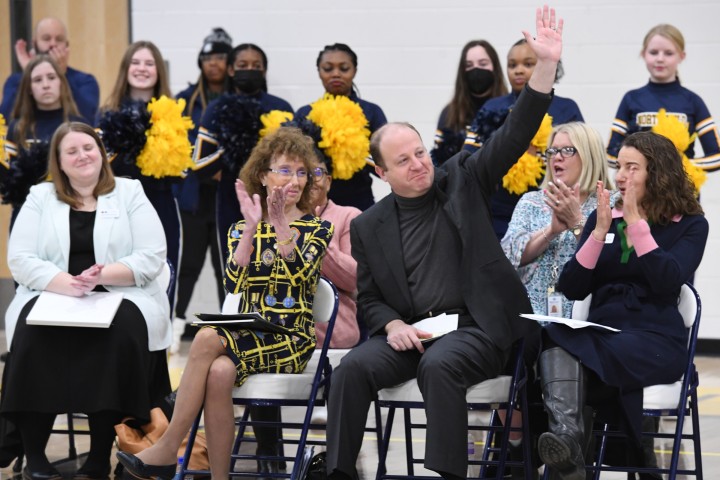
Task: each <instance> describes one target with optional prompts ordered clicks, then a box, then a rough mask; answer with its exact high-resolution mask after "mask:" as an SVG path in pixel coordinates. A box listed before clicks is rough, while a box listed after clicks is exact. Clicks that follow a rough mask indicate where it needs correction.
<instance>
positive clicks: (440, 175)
mask: <svg viewBox="0 0 720 480" xmlns="http://www.w3.org/2000/svg"><path fill="white" fill-rule="evenodd" d="M536 20H537V22H536V23H537V34H536V39H534V38H533V37H532V36H531V35H530V34H529V33H528V32H523V33H524V35H525V38H526V39H527V40H528V44H529V45H530V46H531V48H532V49H533V50H534V51H535V53H536V54H537V57H538V63H537V66H536V68H535V71H534V73H533V76H532V78H531V79H530V81H529V83H528V86H527V87H526V89H525V91H524V92H523V93H522V94H521V95H520V98H519V99H518V101H517V103H516V105H515V108H514V109H513V111H512V112H511V114H510V115H509V116H508V118H507V120H506V122H505V123H504V125H503V126H502V127H501V128H500V129H499V130H498V131H497V132H496V133H495V134H494V135H493V137H492V138H491V139H490V140H489V141H488V142H486V144H485V146H484V147H483V148H482V149H481V150H479V151H478V152H476V153H475V154H473V155H469V154H468V153H467V152H461V153H460V154H458V155H456V156H455V157H453V158H451V159H450V160H448V161H447V162H446V163H445V164H443V166H442V167H440V168H437V169H435V168H434V167H433V165H432V161H431V159H430V156H429V155H428V152H427V150H426V149H425V147H424V145H423V142H422V140H421V138H420V135H419V134H418V132H417V131H416V130H415V128H414V127H412V126H411V125H410V124H407V123H390V124H387V125H385V126H384V127H382V128H381V129H380V130H378V131H377V132H375V134H374V135H373V137H372V139H371V145H370V151H371V153H372V156H373V159H374V160H375V163H376V165H377V167H376V171H377V173H378V175H379V176H380V178H381V179H383V180H384V181H386V182H388V183H389V184H390V187H391V189H392V194H390V195H389V196H387V197H386V198H384V199H383V200H381V201H380V202H378V203H377V204H375V205H374V206H373V207H372V208H370V209H369V210H367V211H366V212H365V213H363V214H362V215H360V216H359V217H357V218H356V219H355V220H354V221H353V222H352V224H351V238H352V254H353V257H355V259H356V260H357V263H358V272H357V273H358V276H357V278H358V280H357V281H358V309H359V311H360V312H361V315H362V317H363V319H364V320H365V321H366V322H367V324H368V326H369V328H370V333H371V335H372V336H371V338H370V339H369V340H368V341H366V342H365V343H363V344H361V345H360V346H358V347H357V348H355V349H353V350H352V351H351V352H350V353H349V354H348V355H346V356H345V357H344V358H343V360H342V362H341V364H340V366H339V367H338V368H337V370H336V371H335V372H334V373H333V381H332V387H331V390H330V397H329V404H328V405H329V412H328V414H329V416H328V423H327V425H328V451H327V463H328V466H327V471H328V474H329V478H331V479H338V478H339V479H345V478H357V471H356V469H355V462H356V460H357V456H358V453H359V451H360V447H361V445H362V438H363V432H364V427H365V422H366V419H367V412H368V409H369V407H370V403H371V402H372V400H373V399H374V398H375V397H376V394H377V391H378V390H381V389H383V388H386V387H391V386H394V385H398V384H400V383H403V382H405V381H407V380H410V379H412V378H417V381H418V385H419V387H420V390H421V392H422V394H423V399H424V402H425V409H426V414H427V441H426V452H425V467H426V468H428V469H430V470H434V471H436V472H438V473H439V474H440V475H442V476H443V478H446V479H457V478H465V474H466V472H467V452H466V448H465V447H466V445H467V410H466V403H465V396H466V393H467V388H468V387H469V386H471V385H474V384H476V383H479V382H481V381H483V380H486V379H489V378H493V377H495V376H497V375H498V374H500V373H502V371H503V368H504V366H505V363H506V361H507V359H508V356H509V351H510V348H511V346H512V344H513V342H514V341H515V340H517V339H518V338H520V337H524V336H525V337H527V336H532V334H533V333H537V326H536V325H535V324H534V323H533V322H528V321H527V320H525V319H521V318H519V317H518V315H519V314H520V313H526V312H530V311H532V308H531V306H530V303H529V301H528V298H527V294H526V292H525V288H524V287H523V285H522V283H521V281H520V279H519V278H518V276H517V274H516V272H515V270H514V269H513V267H512V265H511V264H510V262H509V261H508V260H507V259H506V258H505V255H504V254H503V251H502V249H501V248H500V245H499V243H498V241H497V239H496V238H495V235H494V233H493V229H492V221H491V217H490V212H489V205H488V198H489V196H490V193H491V192H490V190H491V189H492V186H493V185H496V184H497V183H498V182H499V181H500V180H501V178H502V177H503V176H504V175H505V173H507V171H508V169H509V168H510V167H511V166H512V165H513V164H514V163H515V161H516V160H517V159H518V158H519V157H520V155H522V153H523V152H524V151H525V149H526V148H527V146H528V144H529V143H530V140H531V139H532V137H533V136H534V135H535V132H536V131H537V129H538V127H539V126H540V122H541V121H542V118H543V116H544V114H545V112H546V111H547V108H548V105H549V104H550V100H551V99H552V86H553V81H554V78H555V69H556V66H557V62H558V60H559V58H560V52H561V50H562V38H561V32H562V20H560V21H559V22H558V23H557V24H556V22H555V12H554V11H553V10H548V9H547V7H545V9H544V10H543V11H540V10H538V14H537V19H536ZM442 312H447V313H457V314H458V315H459V320H458V329H457V330H455V331H453V332H451V333H449V334H447V335H445V336H443V337H441V338H439V339H437V340H434V341H433V342H432V343H430V344H423V343H421V341H420V340H421V339H422V338H426V337H428V334H427V333H426V332H423V331H421V330H418V329H417V328H415V327H414V326H413V323H415V322H416V321H418V320H420V319H422V318H426V317H428V316H435V315H438V314H440V313H442Z"/></svg>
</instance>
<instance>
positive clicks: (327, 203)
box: [318, 200, 330, 218]
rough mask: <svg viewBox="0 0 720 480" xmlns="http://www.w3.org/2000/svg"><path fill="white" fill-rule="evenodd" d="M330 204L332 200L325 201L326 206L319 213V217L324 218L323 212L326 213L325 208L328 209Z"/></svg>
mask: <svg viewBox="0 0 720 480" xmlns="http://www.w3.org/2000/svg"><path fill="white" fill-rule="evenodd" d="M328 205H330V200H328V201H327V202H325V206H324V207H323V208H322V210H320V213H318V217H320V218H322V215H323V213H325V210H327V207H328Z"/></svg>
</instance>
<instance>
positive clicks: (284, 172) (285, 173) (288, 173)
mask: <svg viewBox="0 0 720 480" xmlns="http://www.w3.org/2000/svg"><path fill="white" fill-rule="evenodd" d="M268 171H269V172H272V173H277V174H278V175H280V176H282V177H285V178H292V177H297V178H298V180H300V179H303V178H307V175H308V172H307V170H304V169H300V170H298V171H296V172H294V171H292V170H290V169H289V168H278V169H275V168H268ZM313 175H315V172H313ZM315 176H317V175H315Z"/></svg>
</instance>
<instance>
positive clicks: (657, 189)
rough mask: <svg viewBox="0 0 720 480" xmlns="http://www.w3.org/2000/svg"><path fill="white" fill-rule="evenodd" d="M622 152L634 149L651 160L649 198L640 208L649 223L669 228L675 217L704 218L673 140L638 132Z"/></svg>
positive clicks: (648, 161) (625, 144) (649, 163)
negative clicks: (668, 225) (701, 216)
mask: <svg viewBox="0 0 720 480" xmlns="http://www.w3.org/2000/svg"><path fill="white" fill-rule="evenodd" d="M622 148H634V149H635V150H637V151H638V152H640V154H641V155H642V156H643V157H645V159H646V160H647V180H646V182H645V195H644V196H643V198H642V200H641V201H640V204H641V206H642V208H643V210H645V213H646V214H647V216H648V220H650V221H652V222H655V223H658V224H660V225H667V224H668V223H670V221H672V218H673V217H674V216H675V215H702V214H703V209H702V207H701V206H700V202H699V201H698V199H697V192H696V191H695V185H693V183H692V181H691V180H690V177H688V175H687V173H686V172H685V169H684V168H683V163H682V157H681V156H680V153H679V152H678V149H677V148H675V145H674V144H673V143H672V142H671V141H670V140H668V139H667V138H665V137H663V136H662V135H658V134H657V133H653V132H637V133H633V134H632V135H629V136H628V137H627V138H625V141H623V144H622ZM622 148H621V150H622ZM618 205H622V199H620V200H618Z"/></svg>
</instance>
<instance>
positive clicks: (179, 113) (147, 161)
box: [137, 95, 193, 178]
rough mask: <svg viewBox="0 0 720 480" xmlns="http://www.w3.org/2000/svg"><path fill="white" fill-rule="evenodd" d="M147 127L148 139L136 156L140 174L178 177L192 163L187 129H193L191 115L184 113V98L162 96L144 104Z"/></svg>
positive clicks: (157, 176)
mask: <svg viewBox="0 0 720 480" xmlns="http://www.w3.org/2000/svg"><path fill="white" fill-rule="evenodd" d="M147 109H148V112H150V128H149V129H148V130H147V131H146V132H145V135H146V136H147V141H146V142H145V147H144V148H143V149H142V151H141V152H140V155H138V158H137V166H138V167H139V168H140V173H142V174H143V175H146V176H148V177H155V178H163V177H179V176H181V175H182V172H183V171H185V170H187V169H188V168H191V167H192V166H193V162H192V145H190V140H188V130H190V129H191V128H193V123H192V120H190V117H185V116H183V111H184V110H185V100H183V99H180V100H173V99H172V98H168V97H166V96H165V95H163V96H162V97H160V98H159V99H157V100H156V99H154V98H153V99H152V101H150V103H149V104H148V106H147Z"/></svg>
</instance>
